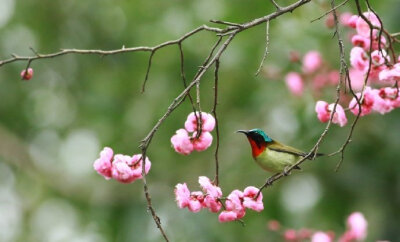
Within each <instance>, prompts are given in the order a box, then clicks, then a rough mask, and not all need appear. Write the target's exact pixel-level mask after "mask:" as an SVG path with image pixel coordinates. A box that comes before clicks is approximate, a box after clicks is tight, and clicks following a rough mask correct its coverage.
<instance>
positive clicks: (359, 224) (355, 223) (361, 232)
mask: <svg viewBox="0 0 400 242" xmlns="http://www.w3.org/2000/svg"><path fill="white" fill-rule="evenodd" d="M347 226H348V228H349V230H350V231H352V233H353V235H354V237H355V239H358V240H362V239H365V237H366V236H367V226H368V223H367V220H366V219H365V217H364V215H363V214H362V213H360V212H354V213H352V214H350V216H349V217H348V218H347Z"/></svg>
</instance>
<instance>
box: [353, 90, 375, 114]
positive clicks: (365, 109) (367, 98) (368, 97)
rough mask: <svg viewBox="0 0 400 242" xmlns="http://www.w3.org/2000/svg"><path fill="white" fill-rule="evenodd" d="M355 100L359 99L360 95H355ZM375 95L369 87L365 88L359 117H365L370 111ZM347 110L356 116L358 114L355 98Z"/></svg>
mask: <svg viewBox="0 0 400 242" xmlns="http://www.w3.org/2000/svg"><path fill="white" fill-rule="evenodd" d="M356 95H357V98H358V99H360V97H361V93H357V94H356ZM374 101H375V95H374V93H373V91H372V89H371V87H366V88H365V91H364V99H363V100H362V103H361V113H360V116H365V115H367V114H369V113H371V111H372V107H373V105H374ZM349 109H350V111H351V112H352V113H353V114H354V115H358V113H359V105H358V103H357V100H356V98H353V99H352V100H351V101H350V103H349Z"/></svg>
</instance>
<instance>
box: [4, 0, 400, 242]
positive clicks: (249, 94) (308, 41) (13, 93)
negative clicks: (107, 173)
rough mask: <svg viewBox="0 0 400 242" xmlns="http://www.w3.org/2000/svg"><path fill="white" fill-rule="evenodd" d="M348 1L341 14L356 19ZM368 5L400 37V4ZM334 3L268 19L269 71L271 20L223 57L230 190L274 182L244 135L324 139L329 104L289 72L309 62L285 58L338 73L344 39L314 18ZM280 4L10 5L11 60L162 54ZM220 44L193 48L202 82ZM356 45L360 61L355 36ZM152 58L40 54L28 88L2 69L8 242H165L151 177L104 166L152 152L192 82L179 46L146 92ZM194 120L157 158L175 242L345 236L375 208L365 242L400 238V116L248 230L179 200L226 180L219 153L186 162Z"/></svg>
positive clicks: (180, 118)
mask: <svg viewBox="0 0 400 242" xmlns="http://www.w3.org/2000/svg"><path fill="white" fill-rule="evenodd" d="M278 2H282V5H285V4H289V3H290V2H294V1H278ZM350 2H351V3H349V4H347V6H345V7H344V8H342V9H341V11H342V12H344V11H353V12H354V11H355V6H354V3H353V1H350ZM370 2H371V4H372V6H374V7H375V9H376V10H377V11H378V13H379V14H380V17H381V18H382V19H383V21H384V23H385V26H386V28H387V29H389V30H390V31H391V32H399V31H400V23H399V21H398V18H399V15H398V14H399V12H400V3H399V2H398V1H396V0H387V1H370ZM328 6H329V2H328V1H322V0H320V1H312V3H309V4H307V6H304V7H302V8H301V9H298V10H296V11H294V13H292V14H287V15H285V16H282V17H280V18H279V19H278V20H274V21H272V22H271V26H270V28H271V33H270V54H269V56H268V58H267V61H266V64H265V66H266V67H265V69H264V71H263V73H262V74H261V75H260V76H258V77H255V76H254V73H255V71H256V70H257V68H258V65H259V62H260V60H261V57H262V55H263V51H264V48H265V44H264V41H265V30H264V27H263V26H259V27H256V28H254V29H251V30H248V31H245V32H243V33H241V34H240V35H238V36H237V37H236V38H235V40H234V41H233V42H232V44H231V45H230V46H229V48H228V49H227V51H226V52H225V54H224V55H223V57H222V59H221V69H220V88H219V91H220V92H219V96H220V100H219V105H218V113H219V123H220V133H221V142H220V143H221V146H220V172H221V174H220V185H221V187H222V189H223V191H224V194H226V195H227V194H228V193H229V192H230V191H232V190H233V189H236V188H237V189H244V188H245V187H247V186H249V185H254V186H260V185H261V184H263V183H264V181H265V179H266V178H267V176H268V175H269V174H267V173H266V172H264V171H262V170H260V169H259V168H258V167H257V166H256V164H255V163H254V162H253V161H252V158H251V155H250V147H249V145H248V144H247V141H246V140H245V138H244V137H243V136H241V135H238V134H235V133H234V131H235V130H238V129H250V128H255V127H260V128H262V129H264V130H266V131H267V132H268V134H269V135H270V136H271V137H273V138H275V139H277V140H280V141H282V142H285V143H287V144H290V145H293V146H295V147H298V148H301V149H304V150H307V149H309V148H311V147H312V145H313V143H314V142H315V141H316V139H317V138H318V137H319V134H320V133H321V132H322V130H323V128H324V124H322V123H320V122H319V121H318V120H317V118H316V115H315V113H314V105H315V101H316V98H318V97H316V96H315V95H314V94H313V93H312V92H311V91H310V89H307V90H306V91H305V93H304V95H303V96H302V97H301V98H296V97H294V96H292V95H291V94H290V93H289V92H288V90H287V89H286V86H285V83H284V81H283V76H284V73H286V72H289V71H298V70H300V68H301V67H300V66H299V65H298V64H293V63H290V62H289V61H288V56H289V52H290V51H292V50H297V51H299V52H300V53H301V54H304V53H305V52H307V51H309V50H318V51H320V52H321V53H322V55H323V57H324V59H325V60H326V61H327V62H329V63H330V65H331V66H332V67H333V68H338V66H339V63H338V56H339V52H338V49H337V42H336V39H335V38H333V39H332V34H333V30H332V29H328V28H326V27H325V24H324V23H325V21H324V20H321V21H317V22H314V23H310V20H312V19H314V18H316V17H318V16H320V15H321V14H322V13H323V12H324V11H326V10H327V9H328ZM363 7H365V6H363ZM273 10H274V8H273V6H272V5H271V4H270V2H269V1H239V0H233V1H227V0H217V1H214V0H202V1H182V0H172V1H144V0H143V1H141V0H135V1H128V0H119V1H112V0H85V1H79V0H69V1H61V0H40V1H33V0H24V1H17V0H0V57H1V59H6V58H9V56H10V54H12V53H15V54H18V55H32V52H31V51H30V50H29V47H32V48H34V49H35V50H37V51H38V52H40V53H50V52H55V51H57V50H59V49H60V48H81V49H117V48H121V47H122V45H125V46H127V47H128V46H129V47H130V46H142V45H147V46H152V45H156V44H159V43H161V42H163V41H166V40H170V39H175V38H177V37H179V36H181V35H182V34H184V33H186V32H188V31H190V30H191V29H194V28H195V27H197V26H199V25H201V24H203V23H207V22H208V20H210V19H221V20H226V21H232V22H245V21H248V20H250V19H253V18H256V17H259V16H263V15H265V14H267V13H269V12H271V11H273ZM343 36H347V32H344V33H343ZM214 40H215V36H214V35H213V34H212V33H206V32H204V33H200V34H198V35H196V36H195V37H193V38H190V39H188V40H187V41H185V42H184V44H183V48H184V51H185V70H186V75H187V77H188V79H189V80H190V79H191V78H192V77H193V75H194V73H195V72H196V70H197V67H198V66H199V65H200V64H201V63H202V61H203V59H204V58H205V56H206V53H208V51H209V49H210V48H211V46H212V44H213V43H214ZM345 45H346V51H347V54H348V51H349V49H350V45H349V42H348V41H347V38H346V42H345ZM397 47H398V46H397ZM397 50H399V48H397ZM148 54H149V53H128V54H119V55H115V56H107V57H99V56H82V55H67V56H63V57H58V58H55V59H47V60H41V61H35V62H33V64H32V67H33V69H34V72H35V73H34V77H33V79H32V80H31V81H29V82H25V81H21V80H20V76H19V73H20V71H21V70H22V69H24V68H25V66H26V63H25V62H16V63H12V64H8V65H5V66H2V67H0V241H52V242H53V241H69V242H78V241H79V242H91V241H96V242H105V241H119V242H123V241H162V238H161V236H160V234H159V232H158V230H157V229H156V226H155V224H154V221H153V220H152V218H151V216H150V214H149V213H148V211H146V202H145V199H144V195H143V187H142V183H141V181H140V180H139V181H136V182H135V183H133V184H130V185H125V184H120V183H117V182H116V181H114V180H112V181H106V180H105V179H103V178H102V177H101V176H99V175H97V173H96V172H95V171H94V170H93V168H92V165H93V161H94V160H95V159H96V158H97V157H98V153H99V152H100V150H101V149H102V147H104V146H110V147H113V149H114V150H115V152H116V153H125V154H134V153H139V152H140V151H139V149H138V145H139V141H140V140H141V139H142V138H144V137H145V135H146V134H147V133H148V132H149V131H150V129H151V128H152V126H153V125H154V124H155V123H156V121H157V120H158V118H159V117H160V116H161V115H162V114H163V113H164V112H165V110H166V108H167V106H168V105H169V103H170V102H171V101H172V100H173V98H174V97H175V96H176V95H177V94H178V93H179V92H181V90H182V89H183V86H182V81H181V78H180V70H179V52H178V48H177V46H172V47H168V48H165V49H163V50H160V51H159V52H157V53H156V55H155V56H154V59H153V66H152V69H151V72H150V76H149V81H148V85H147V90H146V92H145V93H144V94H141V93H140V88H141V84H142V81H143V79H144V76H145V72H146V67H147V61H148V56H149V55H148ZM271 70H277V71H278V74H277V78H274V79H276V80H271V78H270V76H271V75H269V74H270V73H271V72H270V71H271ZM279 73H280V74H279ZM212 87H213V73H212V72H209V73H207V75H205V76H204V78H203V80H202V82H201V92H202V94H201V98H202V108H203V110H204V111H210V110H211V108H212V100H213V89H212ZM334 94H335V91H334V88H330V89H327V90H326V92H325V93H324V95H323V96H320V97H319V98H323V99H324V100H327V101H328V102H331V101H333V100H334ZM190 111H191V105H190V103H189V102H188V101H186V102H185V103H184V104H183V105H181V106H180V107H179V108H178V109H177V110H176V111H175V112H174V113H173V115H171V116H170V117H169V118H168V119H167V121H166V122H165V123H164V124H163V125H162V126H161V128H160V130H159V131H158V132H157V134H156V135H155V137H154V140H153V142H152V144H151V146H150V148H149V150H148V156H149V158H150V159H151V161H152V163H153V166H152V169H151V171H150V173H149V174H148V176H147V177H148V178H147V179H148V183H149V189H150V193H151V196H152V199H153V205H154V207H155V209H156V210H157V213H158V215H159V216H160V217H161V221H162V224H163V226H164V228H165V229H166V232H167V235H168V236H169V237H170V239H171V240H172V241H280V240H281V239H280V237H279V236H277V235H276V234H273V233H272V232H270V231H269V230H268V229H267V222H268V221H269V220H271V219H277V220H278V221H280V222H281V223H282V225H283V226H284V227H286V228H295V229H299V228H304V227H306V228H313V229H316V230H324V231H326V230H333V231H334V232H335V233H336V234H337V235H340V233H342V232H343V231H344V230H345V219H346V217H347V215H348V214H350V213H351V212H353V211H360V212H362V213H363V214H364V215H365V217H366V218H367V220H368V222H369V229H368V238H367V241H375V240H377V239H387V240H390V241H399V240H400V232H399V228H400V209H399V208H400V175H399V174H400V163H399V154H400V153H399V147H400V126H399V120H400V112H399V111H398V110H395V111H393V112H391V113H389V114H386V115H384V116H382V115H379V114H374V115H369V116H366V117H364V118H362V119H361V120H360V122H359V124H358V126H357V128H356V130H355V132H354V137H353V139H352V140H353V142H352V143H351V144H350V146H349V147H348V149H347V150H346V156H345V161H344V163H343V165H342V168H341V169H340V171H339V172H337V173H335V172H334V168H335V166H336V164H337V162H338V161H339V157H338V156H336V157H331V158H321V159H318V160H317V161H314V162H306V163H305V164H304V165H303V171H302V172H295V173H294V174H293V175H292V176H290V177H287V178H285V179H282V180H280V181H279V182H278V183H276V184H274V186H273V187H270V188H268V189H266V190H265V192H264V204H265V210H264V211H262V212H261V213H260V214H258V213H256V212H252V211H248V213H247V215H246V217H245V223H246V226H244V227H242V226H241V224H240V223H235V222H232V223H227V224H220V223H219V222H218V219H217V215H216V214H212V213H209V212H207V211H202V212H200V213H198V214H193V213H190V212H188V211H187V210H180V209H178V208H177V206H176V203H175V201H174V194H173V189H174V186H175V185H176V184H177V183H183V182H186V183H187V184H188V186H189V187H190V188H191V189H193V190H197V189H199V187H198V183H197V179H198V177H199V176H200V175H205V176H208V177H210V178H212V177H213V176H214V172H215V171H214V160H213V153H214V149H215V144H213V146H212V147H211V148H210V149H208V150H206V151H204V152H201V153H197V152H195V153H193V154H191V155H189V156H181V155H179V154H177V153H175V152H174V150H173V149H172V148H171V145H170V137H171V136H172V135H173V134H174V132H175V130H177V129H179V128H181V127H183V123H184V121H185V119H186V116H187V114H188V113H189V112H190ZM348 117H349V118H350V120H352V119H353V118H354V117H353V116H352V115H349V116H348ZM348 131H349V126H346V127H344V128H339V127H338V126H334V127H333V128H332V129H331V131H330V132H329V135H328V136H327V139H326V140H325V141H324V142H323V144H322V146H321V148H320V150H321V151H322V152H325V153H329V152H333V151H335V150H336V149H338V147H340V145H342V143H343V142H344V139H345V137H346V136H347V133H348Z"/></svg>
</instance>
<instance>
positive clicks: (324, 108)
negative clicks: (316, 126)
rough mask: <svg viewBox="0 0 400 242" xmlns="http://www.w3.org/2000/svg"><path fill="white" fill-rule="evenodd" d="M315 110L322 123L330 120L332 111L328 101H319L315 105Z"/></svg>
mask: <svg viewBox="0 0 400 242" xmlns="http://www.w3.org/2000/svg"><path fill="white" fill-rule="evenodd" d="M315 112H317V117H318V119H319V121H321V122H322V123H326V122H328V121H329V119H330V117H331V113H330V112H329V110H328V103H327V102H325V101H318V102H317V103H316V105H315Z"/></svg>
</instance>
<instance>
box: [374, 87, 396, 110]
mask: <svg viewBox="0 0 400 242" xmlns="http://www.w3.org/2000/svg"><path fill="white" fill-rule="evenodd" d="M373 93H374V94H375V100H374V105H373V107H372V109H373V110H374V111H376V112H378V113H380V114H385V113H388V112H390V111H392V110H393V109H394V108H395V105H394V104H395V103H396V104H397V105H398V104H399V101H397V100H398V99H399V98H398V94H397V89H395V88H390V87H387V88H381V89H380V90H374V92H373Z"/></svg>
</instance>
